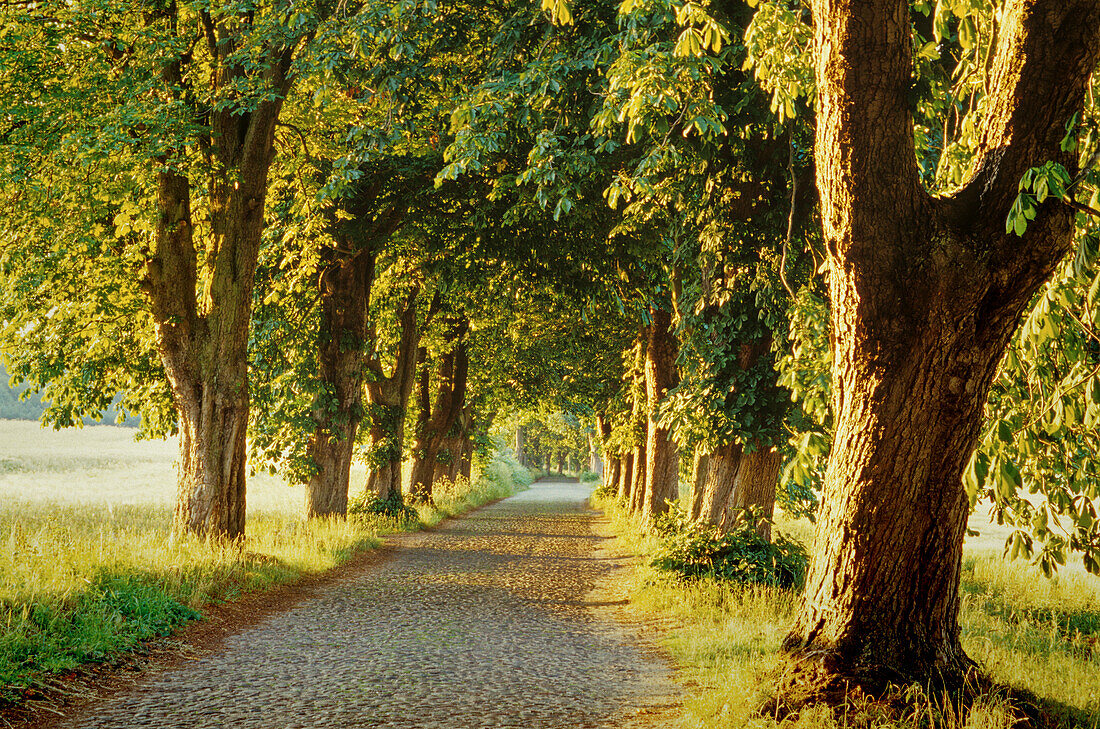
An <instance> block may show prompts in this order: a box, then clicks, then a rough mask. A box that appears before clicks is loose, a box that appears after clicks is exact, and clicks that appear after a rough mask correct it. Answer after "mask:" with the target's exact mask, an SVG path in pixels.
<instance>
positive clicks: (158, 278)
mask: <svg viewBox="0 0 1100 729" xmlns="http://www.w3.org/2000/svg"><path fill="white" fill-rule="evenodd" d="M171 12H174V11H171ZM215 32H216V33H217V34H223V33H224V34H225V35H226V36H232V33H233V30H232V29H229V28H228V27H227V28H221V27H219V28H218V29H217V30H216V31H215ZM222 41H224V42H222ZM222 41H219V42H218V45H217V48H219V49H221V48H225V49H227V50H226V51H225V52H226V53H231V52H232V50H231V49H232V48H234V44H233V42H232V38H231V37H226V38H223V39H222ZM292 47H293V46H291V48H292ZM262 58H263V60H264V61H266V62H268V64H269V65H268V66H267V70H266V71H265V72H264V78H263V79H262V81H264V82H266V83H268V84H269V85H270V88H271V89H272V91H273V92H274V93H272V94H270V95H269V96H268V97H267V99H266V100H264V101H261V102H258V103H257V104H256V105H254V106H253V107H252V108H251V109H249V110H248V111H246V112H241V111H240V110H239V109H238V108H237V106H236V105H234V104H232V103H229V104H226V105H225V107H224V108H221V109H220V110H215V111H212V112H211V113H210V131H209V136H208V138H207V139H206V140H205V145H204V149H205V151H206V154H207V156H208V161H209V162H210V164H209V165H208V167H207V170H206V171H205V172H203V173H202V181H201V182H200V183H199V184H197V185H195V186H194V188H195V189H206V190H207V193H206V195H207V204H206V205H205V209H206V210H207V211H208V212H207V213H206V215H208V216H209V217H208V219H207V220H206V222H205V223H203V224H202V225H201V226H198V225H196V223H197V222H199V221H196V220H194V219H193V216H192V210H191V196H192V193H193V192H194V190H193V186H192V184H191V181H190V180H189V179H188V178H187V177H186V174H185V173H181V171H180V170H179V167H178V165H177V162H178V160H176V159H175V158H174V157H171V156H170V155H166V156H165V157H164V158H163V159H161V160H159V162H158V167H159V168H160V169H159V170H158V171H157V173H156V175H157V216H158V217H157V223H156V229H155V235H154V239H153V243H152V250H151V251H150V255H149V258H148V260H147V261H146V267H145V276H144V278H143V279H142V282H141V285H142V288H143V290H144V291H145V293H146V295H147V296H148V297H149V302H150V305H151V310H152V314H153V322H154V332H155V336H156V343H157V350H158V353H159V354H160V358H161V362H162V363H163V364H164V369H165V372H166V374H167V376H168V382H169V385H170V386H171V389H172V396H173V399H174V401H175V406H176V410H177V413H178V415H179V430H180V462H179V468H178V472H177V474H178V475H177V498H176V509H175V519H174V529H175V530H176V531H180V532H189V533H193V534H199V535H203V536H211V537H218V538H231V539H235V538H239V537H241V536H243V534H244V522H245V459H246V449H245V432H246V429H247V426H248V357H247V346H248V327H249V322H250V319H251V312H252V292H253V287H254V284H255V271H256V265H257V262H258V260H259V251H260V242H261V237H262V234H263V229H264V219H263V217H264V202H265V200H266V197H267V180H268V173H269V170H270V168H271V162H272V158H273V154H274V152H273V145H274V139H275V125H276V124H277V122H278V119H279V114H280V112H281V109H282V99H284V98H285V97H286V92H287V91H288V90H289V88H290V86H291V80H290V78H289V75H288V74H289V69H290V65H291V62H292V60H293V50H287V51H275V50H271V51H269V52H267V53H266V54H264V55H263V56H262ZM216 69H217V70H216V72H215V73H214V75H213V80H214V84H215V86H217V87H219V88H226V89H231V88H232V87H233V84H234V83H235V82H236V81H237V80H238V77H239V76H242V75H243V74H244V73H245V71H244V70H243V69H242V68H241V66H240V65H239V64H236V63H233V62H231V61H230V60H229V59H227V58H222V59H221V63H219V64H218V65H217V66H216ZM183 76H184V68H183V60H181V59H179V58H177V59H176V60H172V61H170V62H167V63H166V64H165V65H164V67H163V70H162V81H163V82H164V87H163V88H164V89H165V91H164V94H165V95H166V96H167V97H174V96H175V95H176V94H178V93H179V89H181V88H184V86H185V84H184V81H183ZM260 80H261V79H257V81H260ZM215 160H216V161H215ZM196 229H199V230H201V231H203V236H204V239H203V240H202V247H203V251H202V253H203V263H202V274H201V276H200V274H199V264H198V259H199V254H198V252H197V251H196V246H195V238H194V235H195V231H196Z"/></svg>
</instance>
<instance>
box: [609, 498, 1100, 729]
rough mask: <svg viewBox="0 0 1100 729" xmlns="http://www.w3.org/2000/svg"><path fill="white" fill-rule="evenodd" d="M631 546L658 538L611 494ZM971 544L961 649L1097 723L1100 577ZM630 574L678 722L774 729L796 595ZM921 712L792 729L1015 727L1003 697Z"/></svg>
mask: <svg viewBox="0 0 1100 729" xmlns="http://www.w3.org/2000/svg"><path fill="white" fill-rule="evenodd" d="M597 505H598V506H600V507H601V508H603V509H604V510H605V511H606V512H607V513H608V515H609V516H610V517H611V521H612V527H613V529H614V531H615V532H616V533H617V534H618V535H619V538H620V541H621V543H622V545H623V546H624V547H625V548H626V549H627V550H629V551H631V552H633V553H634V554H638V555H641V556H642V557H643V558H644V557H646V556H648V555H650V554H652V553H653V551H654V548H655V547H656V542H655V540H654V539H653V537H652V536H649V535H647V534H646V532H645V530H644V529H642V525H641V524H640V523H639V522H638V520H637V519H636V518H634V517H631V516H630V515H628V514H626V513H624V512H623V511H622V510H621V509H619V508H618V507H617V506H616V505H615V504H614V503H613V502H611V501H608V500H597ZM777 527H778V529H779V530H780V531H783V532H784V533H785V534H787V535H789V536H794V537H796V538H798V539H800V540H802V541H804V543H807V544H809V543H810V542H811V541H812V526H810V525H809V524H807V523H805V522H791V521H789V520H787V521H785V520H784V519H783V518H782V516H780V517H779V519H778V525H777ZM972 541H977V544H971V543H968V546H967V551H966V557H965V565H964V574H963V605H962V616H961V619H962V624H963V645H964V647H965V649H966V651H967V653H968V654H969V655H970V656H971V657H973V658H975V659H976V660H978V661H979V662H980V663H981V664H982V665H983V666H984V667H985V669H986V670H987V671H988V672H989V674H990V675H991V677H992V678H993V680H994V681H995V682H997V683H1000V684H1004V685H1009V686H1013V687H1016V688H1022V689H1026V690H1029V691H1031V692H1032V693H1034V694H1035V695H1037V696H1039V697H1040V698H1041V699H1043V700H1044V701H1045V702H1046V707H1047V708H1048V710H1050V712H1051V715H1052V718H1055V719H1056V720H1057V721H1058V722H1059V723H1060V724H1061V725H1063V726H1069V727H1072V726H1081V727H1088V728H1089V729H1095V727H1098V726H1100V643H1098V640H1100V578H1098V577H1096V576H1094V575H1089V574H1086V573H1085V572H1084V571H1083V570H1082V569H1080V568H1074V567H1067V568H1064V569H1063V571H1062V573H1061V574H1060V575H1058V576H1057V577H1056V579H1055V580H1053V581H1050V580H1047V579H1045V578H1044V577H1042V575H1041V573H1040V572H1039V571H1038V570H1037V569H1035V568H1033V567H1030V566H1028V565H1027V564H1025V563H1022V562H1009V561H1006V560H1004V559H1003V558H1002V557H1001V553H1000V551H999V550H998V551H991V550H990V549H989V547H990V543H989V542H985V541H982V540H972ZM647 561H648V560H647V559H643V560H642V562H643V564H642V565H640V566H639V567H638V568H637V569H636V570H635V571H634V574H633V576H632V578H631V584H630V585H629V592H630V596H631V604H632V605H633V606H634V608H635V609H637V610H638V611H639V612H641V613H642V614H643V615H648V616H651V617H656V618H659V624H660V625H662V626H665V627H664V630H663V631H662V634H663V638H662V640H663V642H664V645H665V647H666V648H667V649H668V651H669V653H670V654H671V656H672V657H673V659H674V661H675V662H676V665H677V666H678V673H679V677H680V680H681V682H682V683H683V684H684V686H685V689H686V691H685V694H684V697H683V698H684V709H683V711H682V713H681V715H680V717H679V718H678V719H677V721H676V723H675V724H674V725H673V726H675V727H684V728H686V727H691V728H699V729H704V728H705V729H715V728H717V727H731V728H733V727H737V728H738V729H739V728H740V727H773V726H775V725H776V722H775V721H774V719H773V718H770V717H761V716H759V715H757V714H756V711H757V708H758V707H759V706H760V705H761V704H762V703H763V701H764V699H765V698H766V697H767V696H768V693H769V691H771V690H774V686H775V671H776V670H777V668H778V667H779V661H778V651H779V647H780V644H781V643H782V641H783V638H784V636H785V635H786V633H787V630H788V629H789V628H790V625H791V624H792V622H793V619H794V615H795V613H796V611H797V609H798V605H799V600H800V597H801V596H800V595H799V594H798V593H797V592H795V591H789V590H781V589H777V588H766V587H758V586H747V587H741V586H736V585H730V584H723V583H721V582H718V581H715V580H709V579H702V580H697V581H682V580H679V579H677V578H675V577H672V576H670V575H668V574H662V573H659V572H657V571H656V570H654V569H653V568H652V567H649V566H646V565H645V562H647ZM930 716H931V715H930V714H927V713H924V714H922V715H921V716H920V717H917V718H914V719H913V720H912V721H908V722H906V723H897V721H896V720H888V719H876V718H875V717H873V716H872V717H870V718H869V717H868V715H867V714H866V713H865V714H864V715H863V716H862V717H860V718H861V719H862V721H864V722H865V723H864V724H860V723H859V722H858V721H857V720H856V719H855V718H854V715H849V716H845V715H844V714H841V715H839V716H834V715H833V714H832V712H831V711H828V710H826V709H825V708H824V707H821V708H820V709H819V710H815V711H809V712H803V714H802V715H801V716H800V717H798V719H797V720H796V721H790V720H788V721H787V722H785V723H783V724H782V726H784V727H804V728H806V729H809V728H811V727H813V728H821V729H831V728H833V727H848V726H857V725H860V726H878V727H917V726H930V727H944V728H945V729H946V728H958V727H965V728H966V729H1002V728H1003V729H1009V727H1011V726H1012V725H1013V723H1014V717H1013V714H1012V712H1011V710H1010V707H1008V706H1007V705H1006V701H1005V698H1004V696H1003V693H996V692H995V693H992V694H989V695H986V696H983V697H981V698H980V699H979V701H978V703H977V705H976V707H975V708H974V709H973V710H972V711H971V712H970V713H969V716H968V717H967V718H966V720H965V722H960V721H959V720H957V719H954V718H952V717H943V716H933V717H932V718H930Z"/></svg>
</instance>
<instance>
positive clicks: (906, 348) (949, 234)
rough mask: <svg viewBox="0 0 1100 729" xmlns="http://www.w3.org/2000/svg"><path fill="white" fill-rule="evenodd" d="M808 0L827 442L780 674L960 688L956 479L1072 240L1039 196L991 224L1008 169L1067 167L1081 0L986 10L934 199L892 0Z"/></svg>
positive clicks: (1058, 210)
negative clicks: (971, 115) (959, 176)
mask: <svg viewBox="0 0 1100 729" xmlns="http://www.w3.org/2000/svg"><path fill="white" fill-rule="evenodd" d="M813 10H814V35H815V50H816V54H817V56H816V73H817V80H818V89H819V109H820V110H819V114H818V119H817V140H816V143H815V149H816V150H817V155H818V156H817V182H818V189H819V191H820V194H821V200H822V219H823V221H824V231H825V237H826V248H827V249H828V251H829V257H830V261H829V263H830V265H829V271H830V297H831V301H832V303H833V307H834V331H835V334H834V337H833V379H834V384H833V387H834V392H833V408H834V414H835V419H836V436H835V440H834V445H833V453H832V457H831V458H830V461H829V467H828V470H827V473H826V479H825V488H824V493H823V498H822V512H821V515H820V519H819V521H818V526H817V533H816V537H815V547H814V560H813V562H812V565H811V569H810V574H809V576H808V581H807V587H806V599H805V601H804V603H803V606H802V609H801V612H800V614H799V617H798V619H797V622H796V624H795V627H794V629H793V631H792V633H791V635H790V636H789V637H788V640H787V642H786V649H787V650H788V651H789V652H791V653H792V654H793V658H794V659H795V660H796V662H797V664H798V668H799V670H797V671H792V672H789V674H788V675H791V676H793V677H794V678H795V680H796V681H797V682H798V683H799V684H801V685H803V686H804V687H805V686H809V687H810V690H811V693H813V694H815V695H817V696H821V695H822V694H823V693H827V692H828V691H829V690H837V687H841V688H840V690H842V691H843V687H844V686H862V687H864V688H865V689H866V690H869V691H878V690H880V689H881V688H882V686H883V685H884V684H885V683H887V682H893V681H899V680H900V681H910V680H916V681H920V682H926V681H928V680H935V681H937V682H941V683H943V684H946V685H948V686H961V685H962V683H963V679H964V676H965V674H966V673H967V672H968V671H969V669H970V667H971V666H972V663H971V662H970V660H969V659H968V658H967V656H966V655H965V653H964V652H963V649H962V645H961V643H960V640H959V632H960V631H959V620H958V612H959V581H960V574H961V571H962V543H963V537H964V535H965V531H966V520H967V515H968V511H969V503H968V500H967V496H966V493H965V491H964V489H963V486H962V473H963V469H964V467H965V466H966V464H967V462H968V460H969V458H970V456H971V453H972V452H973V450H974V447H975V444H976V441H977V437H978V433H979V429H980V425H981V422H982V410H983V405H984V402H985V399H986V396H987V393H988V391H989V387H990V383H991V382H992V380H993V377H994V375H995V372H996V368H997V364H998V361H999V360H1000V358H1001V355H1002V354H1003V352H1004V349H1005V347H1006V345H1007V343H1008V341H1009V339H1010V338H1011V336H1012V334H1013V332H1014V330H1015V328H1016V326H1017V324H1018V321H1019V317H1020V314H1021V312H1022V311H1023V310H1024V308H1025V307H1026V306H1027V304H1028V303H1029V301H1030V300H1031V298H1032V297H1033V295H1034V294H1035V292H1036V291H1037V290H1038V288H1039V287H1040V286H1041V285H1042V284H1043V282H1044V281H1046V280H1047V279H1048V278H1049V276H1050V274H1051V273H1052V271H1053V269H1054V266H1055V265H1056V264H1057V262H1058V261H1059V260H1060V259H1061V258H1062V257H1063V256H1064V255H1065V254H1066V252H1067V251H1068V250H1069V248H1070V245H1071V238H1072V231H1073V214H1072V211H1071V210H1070V209H1069V208H1068V207H1066V206H1063V205H1060V204H1059V203H1057V202H1054V201H1047V202H1046V203H1044V204H1042V205H1040V206H1039V209H1038V215H1037V217H1036V219H1035V220H1034V221H1032V222H1031V223H1030V224H1029V225H1028V228H1027V232H1026V233H1025V234H1024V235H1023V236H1016V235H1015V234H1007V235H1006V234H1005V215H1006V212H1007V211H1008V210H1009V209H1010V207H1011V206H1012V203H1013V200H1014V199H1015V197H1016V195H1017V192H1018V183H1019V180H1020V178H1021V177H1022V175H1023V173H1024V172H1025V171H1026V170H1027V169H1028V168H1030V167H1033V166H1037V165H1040V164H1042V163H1043V162H1045V161H1047V160H1056V161H1058V162H1060V163H1062V164H1064V165H1065V166H1066V168H1067V169H1069V170H1070V174H1071V175H1072V174H1073V171H1074V169H1075V168H1076V160H1075V159H1074V155H1072V154H1068V153H1066V152H1063V151H1062V150H1061V149H1060V141H1061V138H1062V136H1063V135H1064V134H1065V127H1064V124H1065V121H1066V120H1067V119H1069V118H1070V117H1071V116H1072V115H1073V114H1074V113H1075V112H1079V111H1080V109H1081V108H1082V103H1083V99H1084V93H1085V87H1086V82H1087V80H1088V78H1089V75H1090V74H1091V72H1092V71H1093V69H1095V67H1096V64H1097V56H1098V55H1100V2H1097V1H1096V0H1076V1H1070V2H1064V1H1063V0H1009V1H1008V2H1007V3H1006V4H1005V6H1004V8H1003V12H1002V25H1001V28H1000V33H999V39H998V42H997V49H996V53H995V56H994V59H993V63H992V75H991V82H990V93H989V97H988V98H987V99H986V100H985V107H984V108H985V116H984V117H983V119H982V125H981V126H982V129H981V142H980V144H979V148H978V155H977V159H976V161H975V164H974V166H973V168H972V169H973V174H972V177H971V179H970V181H969V182H967V183H966V185H964V187H963V188H961V189H960V190H959V191H958V192H956V193H954V194H953V195H951V196H950V197H946V198H932V197H930V196H929V195H927V194H926V193H925V192H924V190H923V189H922V187H921V184H920V178H919V174H918V170H917V167H916V161H915V158H914V154H913V128H912V120H911V118H910V116H909V111H908V110H909V108H910V105H909V102H908V98H907V94H908V93H909V89H910V83H911V38H910V21H909V4H908V2H906V1H905V0H872V1H869V0H861V1H860V2H859V3H855V2H851V0H822V2H818V3H814V5H813ZM1051 79H1057V81H1056V82H1052V81H1051ZM785 693H787V694H788V695H793V692H790V691H789V689H788V690H785Z"/></svg>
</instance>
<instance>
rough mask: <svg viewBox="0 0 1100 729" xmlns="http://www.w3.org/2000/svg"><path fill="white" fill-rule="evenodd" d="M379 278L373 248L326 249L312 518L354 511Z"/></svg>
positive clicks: (309, 500) (311, 451) (309, 497)
mask: <svg viewBox="0 0 1100 729" xmlns="http://www.w3.org/2000/svg"><path fill="white" fill-rule="evenodd" d="M338 240H340V239H339V238H338ZM343 242H344V243H347V242H348V241H346V240H345V241H343ZM339 248H341V249H344V250H350V249H349V248H345V247H344V246H340V247H339ZM373 279H374V254H373V253H372V252H370V251H365V250H364V251H361V252H360V253H359V254H358V255H355V254H352V255H347V254H341V253H339V252H338V248H335V247H333V248H330V247H325V248H324V249H323V250H322V271H321V275H320V277H319V284H318V287H319V289H320V300H321V329H320V332H319V333H318V357H317V359H318V364H319V367H320V379H321V382H322V383H324V385H325V387H326V390H327V392H326V393H325V394H324V395H322V396H319V397H318V401H317V402H316V403H315V405H314V409H313V420H314V422H315V423H316V424H317V426H316V429H315V430H314V432H313V436H312V437H311V438H310V441H309V446H308V448H307V451H306V453H307V455H308V457H309V458H310V459H311V460H312V461H313V464H314V469H315V470H314V473H313V475H312V476H311V477H310V479H309V481H308V482H307V483H306V518H310V519H312V518H314V517H324V516H346V515H347V512H348V480H349V478H350V475H351V457H352V454H353V452H354V450H355V434H356V431H357V430H358V428H359V421H360V419H361V418H362V407H363V405H362V391H363V361H364V359H365V356H364V348H365V346H366V339H367V336H368V324H367V310H368V307H369V302H370V289H371V283H372V280H373ZM330 399H331V400H330Z"/></svg>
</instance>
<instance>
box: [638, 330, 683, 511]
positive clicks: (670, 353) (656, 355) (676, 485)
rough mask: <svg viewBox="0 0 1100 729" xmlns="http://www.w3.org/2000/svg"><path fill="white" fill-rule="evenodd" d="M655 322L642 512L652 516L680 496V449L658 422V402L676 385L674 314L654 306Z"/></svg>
mask: <svg viewBox="0 0 1100 729" xmlns="http://www.w3.org/2000/svg"><path fill="white" fill-rule="evenodd" d="M650 316H651V317H652V318H653V323H652V324H651V325H650V326H649V333H648V334H649V336H648V337H647V342H646V358H645V382H646V412H647V418H646V449H645V452H646V465H645V493H644V494H643V498H642V515H643V516H644V517H645V518H646V519H649V518H651V517H653V516H656V515H657V514H664V513H665V512H666V511H668V504H669V502H670V501H675V500H676V499H677V498H679V496H680V451H679V449H678V448H677V447H676V441H674V440H672V433H671V432H670V431H669V429H668V428H662V427H660V426H659V425H658V424H657V406H658V405H660V403H661V400H663V399H664V397H665V395H666V394H668V391H669V390H670V389H672V388H673V387H675V386H676V383H677V382H678V381H679V379H680V378H679V377H678V376H677V373H676V350H677V345H676V335H675V333H674V332H673V331H672V314H670V313H669V312H667V311H661V310H660V309H653V308H651V309H650Z"/></svg>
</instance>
